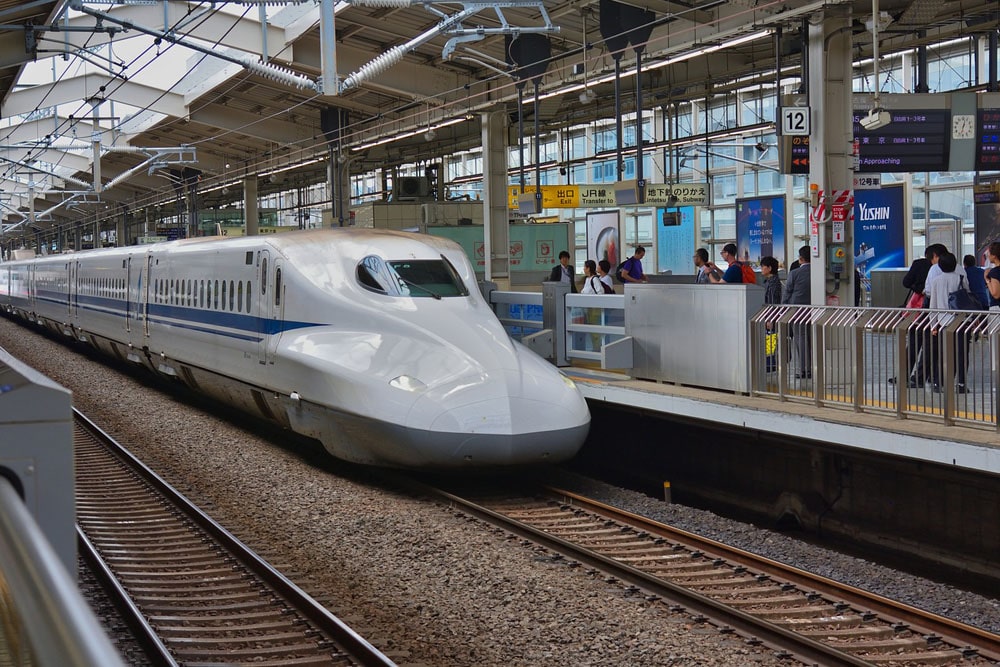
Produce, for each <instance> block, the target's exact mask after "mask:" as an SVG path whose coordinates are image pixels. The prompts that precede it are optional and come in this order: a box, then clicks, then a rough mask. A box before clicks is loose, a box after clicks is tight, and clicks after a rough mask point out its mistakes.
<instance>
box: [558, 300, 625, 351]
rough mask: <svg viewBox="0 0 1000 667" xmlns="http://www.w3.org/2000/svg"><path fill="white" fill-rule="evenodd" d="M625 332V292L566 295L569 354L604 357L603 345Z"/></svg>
mask: <svg viewBox="0 0 1000 667" xmlns="http://www.w3.org/2000/svg"><path fill="white" fill-rule="evenodd" d="M624 336H625V296H624V295H623V294H567V295H566V358H567V359H583V360H587V361H601V346H603V345H607V344H608V343H611V342H613V341H616V340H619V339H621V338H624Z"/></svg>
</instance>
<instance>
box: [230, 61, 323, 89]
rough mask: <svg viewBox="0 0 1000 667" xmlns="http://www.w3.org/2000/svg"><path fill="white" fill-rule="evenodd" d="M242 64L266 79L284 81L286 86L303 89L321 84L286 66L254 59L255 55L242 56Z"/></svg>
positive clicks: (315, 87) (313, 87)
mask: <svg viewBox="0 0 1000 667" xmlns="http://www.w3.org/2000/svg"><path fill="white" fill-rule="evenodd" d="M240 64H242V65H243V67H245V68H246V69H248V70H250V71H251V72H253V73H254V74H257V75H260V76H262V77H264V78H265V79H270V80H271V81H277V82H279V83H283V84H285V85H286V86H292V87H293V88H299V89H302V90H305V89H310V90H316V91H318V90H319V85H318V84H317V83H316V82H315V81H313V80H312V79H310V78H308V77H305V76H302V75H301V74H297V73H296V72H293V71H292V70H290V69H287V68H284V67H277V66H275V65H270V64H267V65H265V64H263V63H260V62H257V61H256V60H254V58H253V56H246V57H245V58H241V59H240Z"/></svg>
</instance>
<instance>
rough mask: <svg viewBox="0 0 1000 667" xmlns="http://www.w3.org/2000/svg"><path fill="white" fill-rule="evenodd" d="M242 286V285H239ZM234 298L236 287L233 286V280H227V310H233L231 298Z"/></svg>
mask: <svg viewBox="0 0 1000 667" xmlns="http://www.w3.org/2000/svg"><path fill="white" fill-rule="evenodd" d="M241 287H242V285H241ZM235 298H236V289H235V288H234V287H233V281H232V280H230V281H229V312H233V305H234V304H233V300H234V299H235Z"/></svg>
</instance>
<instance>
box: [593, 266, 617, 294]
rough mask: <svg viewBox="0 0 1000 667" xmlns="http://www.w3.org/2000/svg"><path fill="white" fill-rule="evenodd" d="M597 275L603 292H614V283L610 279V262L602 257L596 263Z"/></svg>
mask: <svg viewBox="0 0 1000 667" xmlns="http://www.w3.org/2000/svg"><path fill="white" fill-rule="evenodd" d="M597 276H598V278H600V279H601V285H602V287H603V289H604V294H614V293H615V284H614V283H613V282H612V281H611V262H609V261H608V260H606V259H602V260H601V261H599V262H598V263H597Z"/></svg>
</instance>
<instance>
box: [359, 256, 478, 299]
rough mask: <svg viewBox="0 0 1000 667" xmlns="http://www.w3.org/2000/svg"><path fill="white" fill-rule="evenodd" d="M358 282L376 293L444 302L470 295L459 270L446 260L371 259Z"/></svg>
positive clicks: (362, 265)
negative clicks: (459, 274)
mask: <svg viewBox="0 0 1000 667" xmlns="http://www.w3.org/2000/svg"><path fill="white" fill-rule="evenodd" d="M358 281H359V282H360V283H361V284H362V285H364V286H365V287H366V288H368V289H370V290H372V291H375V292H381V293H383V294H390V295H393V296H409V297H414V298H430V299H440V298H442V297H446V296H468V295H469V290H468V289H466V287H465V285H464V284H463V283H462V279H461V278H459V276H458V272H457V271H455V267H453V266H452V265H451V262H449V261H448V260H447V259H445V258H444V257H441V259H410V260H401V261H399V260H384V259H382V258H381V257H376V256H374V255H370V256H368V257H365V258H364V259H363V260H361V263H360V264H358Z"/></svg>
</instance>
